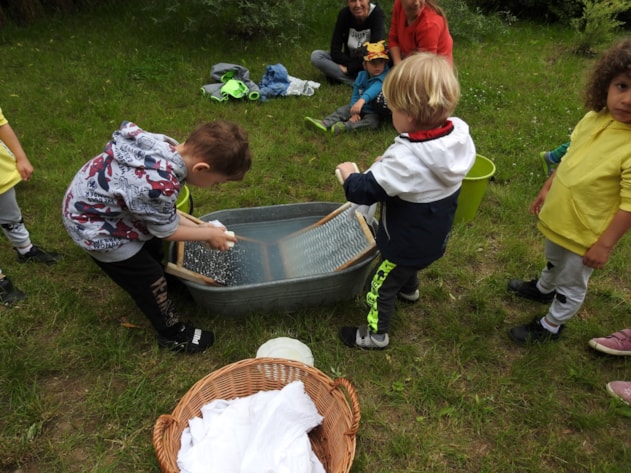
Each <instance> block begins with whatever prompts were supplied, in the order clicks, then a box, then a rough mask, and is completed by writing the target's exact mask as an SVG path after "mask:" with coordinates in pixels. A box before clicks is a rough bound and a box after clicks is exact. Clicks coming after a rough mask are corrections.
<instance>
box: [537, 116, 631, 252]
mask: <svg viewBox="0 0 631 473" xmlns="http://www.w3.org/2000/svg"><path fill="white" fill-rule="evenodd" d="M630 138H631V125H627V124H625V123H621V122H618V121H616V120H614V119H613V117H612V116H611V114H610V113H609V112H608V111H602V112H600V113H595V112H588V113H587V114H586V115H585V116H584V117H583V119H582V120H581V121H580V122H578V124H577V125H576V128H574V132H573V133H572V138H571V142H570V147H569V148H568V150H567V154H566V155H565V156H563V160H562V161H561V164H560V165H559V167H558V169H557V171H556V174H555V177H554V181H553V182H552V187H551V188H550V191H549V192H548V195H547V196H546V200H545V203H544V205H543V207H542V209H541V212H540V213H539V223H538V227H539V230H540V231H541V232H542V233H543V234H544V235H545V237H546V238H548V239H549V240H551V241H552V242H554V243H556V244H557V245H560V246H562V247H563V248H565V249H567V250H569V251H571V252H573V253H576V254H578V255H581V256H582V255H584V254H585V252H586V251H587V249H588V248H590V247H591V246H592V245H593V244H594V243H595V242H596V240H598V238H599V237H600V235H601V234H602V233H603V232H604V231H605V230H606V229H607V227H608V226H609V224H610V223H611V221H612V220H613V217H614V215H615V214H616V212H617V211H618V210H624V211H626V212H631V147H629V139H630Z"/></svg>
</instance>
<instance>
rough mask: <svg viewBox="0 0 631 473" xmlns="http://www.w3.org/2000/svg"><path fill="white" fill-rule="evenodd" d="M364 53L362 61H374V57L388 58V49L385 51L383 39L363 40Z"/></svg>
mask: <svg viewBox="0 0 631 473" xmlns="http://www.w3.org/2000/svg"><path fill="white" fill-rule="evenodd" d="M363 46H364V49H365V52H366V55H365V56H364V61H367V62H369V61H374V60H375V59H386V60H389V59H390V56H388V51H386V46H385V40H383V39H382V40H381V41H379V42H378V43H369V42H365V43H364V44H363Z"/></svg>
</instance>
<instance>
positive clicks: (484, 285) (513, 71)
mask: <svg viewBox="0 0 631 473" xmlns="http://www.w3.org/2000/svg"><path fill="white" fill-rule="evenodd" d="M336 10H337V5H333V6H328V7H326V8H325V9H323V11H322V15H323V18H328V23H330V25H331V27H330V28H332V24H333V21H334V18H335V13H336ZM322 23H324V24H326V23H325V22H323V21H322ZM330 28H329V27H328V26H327V27H326V28H319V29H315V30H314V31H312V32H310V34H308V35H307V38H308V40H306V41H305V42H304V43H303V44H290V45H281V44H275V43H274V42H273V41H271V40H270V41H267V42H253V43H242V42H237V41H222V40H221V39H218V38H213V37H212V33H211V32H208V31H200V32H198V33H197V34H194V33H190V32H189V33H180V31H181V29H182V28H181V25H179V24H178V21H177V18H173V19H172V20H171V21H170V22H168V23H154V22H153V21H151V18H150V17H149V16H148V15H146V12H143V10H142V9H141V8H132V7H130V8H129V9H124V10H123V11H119V12H112V11H109V12H105V13H100V12H94V13H92V14H85V15H80V16H76V17H73V18H66V19H58V18H53V19H50V20H48V21H45V22H41V23H37V24H34V25H32V26H30V27H28V28H21V29H16V28H13V27H5V28H3V29H2V30H0V57H2V68H3V73H2V75H1V76H0V107H1V108H2V110H3V112H4V114H5V115H6V117H7V118H8V119H9V121H10V123H11V124H12V126H13V128H14V129H15V131H16V133H17V134H18V136H19V137H20V139H21V142H22V145H23V147H24V148H25V150H26V152H27V154H28V156H29V158H30V160H31V161H32V163H33V165H34V166H35V169H36V170H35V174H34V176H33V179H32V180H31V181H29V182H27V183H22V184H20V185H19V186H18V187H17V192H18V200H19V202H20V205H21V208H22V211H23V214H24V219H25V222H26V224H27V226H28V228H29V229H30V231H31V235H32V238H33V240H34V242H35V243H37V244H39V245H41V246H43V247H44V248H47V249H55V250H57V251H59V252H60V253H62V254H63V260H62V261H61V262H60V263H59V264H57V265H56V266H54V267H39V266H32V265H21V264H19V263H17V262H16V260H15V254H14V252H13V250H12V249H11V248H10V245H9V244H8V242H7V240H6V239H4V240H3V241H2V242H1V243H0V264H1V267H2V269H3V270H4V272H5V273H6V274H7V275H9V276H10V277H11V279H12V280H13V281H14V282H15V284H16V285H17V286H18V287H19V288H20V289H22V290H23V291H25V292H26V293H27V294H28V299H27V300H26V301H25V302H24V303H22V304H20V305H19V307H14V308H9V309H0V321H1V323H0V412H2V415H0V445H2V446H3V447H2V449H1V451H0V471H2V472H10V473H17V472H20V473H39V472H46V473H48V472H71V473H73V472H98V473H104V472H114V471H116V472H120V471H130V472H131V471H133V472H155V471H159V467H158V463H157V460H156V457H155V453H154V451H153V447H152V444H151V434H152V430H153V426H154V423H155V421H156V419H157V418H158V416H160V415H161V414H165V413H170V412H171V411H172V410H173V408H174V407H175V405H176V403H177V402H178V400H179V399H180V398H181V397H182V396H183V395H184V394H185V393H186V392H187V390H188V389H189V388H190V387H191V386H192V385H193V384H194V383H195V382H196V381H197V380H199V379H200V378H202V377H203V376H205V375H206V374H208V373H210V372H212V371H214V370H216V369H218V368H220V367H222V366H224V365H226V364H228V363H232V362H235V361H238V360H241V359H246V358H252V357H254V356H255V354H256V350H257V348H258V347H259V346H260V345H261V344H262V343H264V342H265V341H267V340H268V339H270V338H273V337H278V336H288V337H295V338H298V339H300V340H302V341H303V342H305V343H306V344H308V345H309V347H310V348H311V350H312V351H313V354H314V358H315V366H316V367H317V368H319V369H320V370H322V371H323V372H325V373H326V374H327V375H329V376H331V377H332V378H335V377H345V378H347V379H349V380H350V381H351V382H352V383H353V385H354V387H355V389H356V390H357V393H358V396H359V402H360V406H361V415H362V419H361V423H360V428H359V432H358V437H357V451H356V455H355V461H354V464H353V468H352V470H351V471H352V472H354V473H360V472H362V473H363V472H372V473H389V472H393V473H394V472H396V473H402V472H419V471H428V472H430V471H431V472H436V473H441V472H452V471H459V472H493V473H500V472H501V473H510V472H532V473H536V472H542V473H543V472H546V473H547V472H550V473H561V472H566V473H579V472H593V473H603V472H606V473H622V472H626V471H629V465H630V464H631V435H630V434H629V422H630V419H629V417H631V408H628V407H623V406H621V405H620V404H617V403H616V402H615V401H614V400H613V399H611V398H609V397H608V395H607V393H606V391H605V384H606V383H607V382H609V381H612V380H617V379H622V380H624V379H630V380H631V360H628V359H624V358H615V357H609V356H601V355H600V354H598V353H596V352H594V351H593V350H591V349H590V348H589V347H588V346H587V341H588V340H589V339H590V338H592V337H595V336H602V335H606V334H609V333H610V332H612V331H616V330H620V329H622V328H624V327H626V326H628V325H630V324H631V322H630V318H629V309H630V304H629V301H630V300H631V299H630V297H629V296H630V292H631V275H630V273H629V271H628V261H629V257H630V256H631V245H630V242H629V238H628V237H626V238H624V239H623V240H622V241H621V243H620V244H619V246H618V248H617V249H616V251H615V253H614V255H613V257H612V259H611V261H610V262H609V264H608V265H607V267H606V268H605V269H604V270H602V271H598V272H596V273H594V276H593V277H592V280H591V283H590V291H589V294H588V296H587V300H586V301H585V304H584V306H583V308H582V309H581V311H580V312H579V314H578V315H577V316H576V317H575V318H574V319H573V320H572V321H571V322H570V323H569V324H568V327H567V329H566V330H565V332H564V334H563V338H562V340H561V341H559V342H558V343H555V344H551V345H545V346H535V347H530V348H521V347H517V346H515V345H514V344H513V343H512V342H511V341H510V340H509V339H508V337H507V334H506V331H507V329H508V328H509V327H511V326H513V325H515V324H517V323H522V322H524V321H528V320H530V319H531V318H532V317H534V316H536V315H543V313H544V312H545V306H542V305H539V304H536V303H530V302H528V301H525V300H521V299H517V298H514V297H512V296H510V295H509V294H507V292H506V282H507V280H508V279H509V278H512V277H519V278H525V279H530V278H533V277H536V276H537V275H538V273H539V270H540V269H541V267H542V265H543V264H544V263H545V261H544V259H543V239H542V237H541V235H540V234H539V233H538V231H537V230H536V227H535V219H534V218H533V217H532V216H531V215H529V213H528V206H529V203H530V201H531V200H532V199H533V198H534V196H535V195H536V193H537V192H538V190H539V187H540V186H541V184H542V183H543V181H544V179H545V177H544V174H543V170H542V167H541V165H540V164H539V161H538V158H537V155H538V152H539V151H542V150H546V149H552V148H554V147H556V146H557V145H558V144H561V143H563V142H564V141H567V139H568V135H569V132H570V131H571V129H572V127H573V126H574V125H575V124H576V122H577V121H578V120H579V119H580V118H581V117H582V115H583V113H584V110H583V108H582V105H581V91H582V86H583V83H584V79H585V74H586V72H587V70H588V68H589V66H590V65H591V63H592V61H593V59H592V58H582V57H576V56H574V55H572V54H570V53H569V45H570V44H571V40H572V33H571V32H570V31H569V30H567V29H564V28H562V27H559V26H545V25H532V24H526V23H517V24H515V25H512V26H510V27H509V28H508V30H507V32H506V34H504V35H502V36H500V37H497V38H494V39H493V40H486V41H481V42H479V43H475V44H462V43H456V45H455V49H454V62H455V64H456V66H457V69H458V74H459V77H460V80H461V85H462V92H463V94H462V100H461V103H460V105H459V107H458V110H457V113H456V115H457V116H459V117H461V118H463V119H464V120H465V121H467V122H468V123H469V125H470V126H471V133H472V136H473V138H474V140H475V142H476V146H477V149H478V152H479V153H480V154H482V155H484V156H486V157H488V158H489V159H491V160H492V161H493V162H494V163H495V165H496V167H497V171H496V173H495V176H494V178H493V180H492V182H490V183H489V186H488V189H487V191H486V194H485V197H484V200H483V202H482V204H481V206H480V209H479V211H478V214H477V215H476V217H475V219H474V220H473V222H471V223H470V224H466V225H457V226H455V227H454V229H453V233H452V236H451V240H450V244H449V247H448V251H447V254H446V255H445V257H443V258H442V259H441V260H439V261H438V262H436V263H435V264H434V265H432V266H431V267H430V268H428V269H426V270H424V271H422V272H421V273H420V275H419V276H420V280H421V283H420V288H419V289H420V292H421V299H420V301H419V302H418V303H417V304H415V305H411V306H410V305H406V306H403V305H402V306H400V307H399V308H398V310H397V313H396V316H395V318H394V322H393V327H392V331H391V333H390V338H391V348H390V349H389V350H387V351H384V352H364V351H358V350H350V349H347V348H345V347H344V346H343V345H342V344H341V342H339V340H338V338H337V331H338V329H339V327H340V326H341V325H347V324H358V323H362V322H363V320H364V318H365V310H364V308H363V304H362V301H361V300H360V299H359V298H358V299H357V300H350V301H347V302H343V303H339V304H337V305H334V306H323V307H309V308H305V309H303V310H300V311H298V312H294V313H290V314H286V313H267V312H259V313H254V314H252V315H250V316H247V317H244V318H229V317H220V316H217V315H215V314H211V313H207V312H206V311H204V310H203V309H201V308H200V307H198V306H196V305H195V304H194V302H193V301H192V300H191V298H190V297H189V296H188V294H187V292H186V291H182V292H178V293H176V294H175V296H174V297H175V300H176V303H177V306H178V308H179V311H180V312H181V313H182V314H183V315H184V316H185V317H186V318H189V319H190V320H192V321H194V322H195V323H196V324H198V325H200V326H203V327H205V328H206V327H207V328H211V329H213V330H214V331H215V334H216V336H217V341H216V343H215V345H214V346H213V347H212V348H210V349H209V350H207V351H206V352H205V353H203V354H202V355H198V356H183V355H178V354H173V353H170V352H165V351H162V350H159V349H158V347H157V346H156V343H155V334H154V332H153V330H152V328H151V327H150V325H149V323H148V321H147V320H145V318H144V317H143V316H142V314H140V313H139V311H138V310H137V309H136V307H135V305H134V303H133V301H132V300H130V298H128V296H127V295H126V294H124V293H123V292H122V291H121V290H120V289H118V288H117V287H115V286H114V284H113V283H112V282H111V281H110V280H109V279H108V278H106V277H105V275H104V274H102V273H101V272H100V271H99V270H98V269H97V267H96V266H95V265H94V264H93V263H92V262H90V261H89V258H88V257H87V256H86V255H85V254H84V253H82V251H81V250H80V249H79V248H78V247H77V246H75V245H74V244H73V243H72V241H71V240H70V239H69V237H68V236H67V234H66V232H65V230H64V229H63V226H62V223H61V220H60V207H61V199H62V196H63V194H64V192H65V189H66V187H67V185H68V183H69V182H70V180H71V178H72V176H73V175H74V174H75V172H76V170H77V169H78V168H79V167H80V166H82V164H83V163H84V162H85V161H86V160H87V159H89V158H91V157H93V156H94V155H96V154H97V153H99V152H100V151H101V149H102V147H103V145H104V144H105V142H106V141H107V140H108V138H109V136H110V135H111V133H112V131H113V130H114V129H116V128H117V127H118V125H119V123H120V122H121V121H123V120H132V121H134V122H136V123H138V124H139V125H140V126H141V127H143V128H145V129H147V130H149V131H154V132H161V133H165V134H167V135H170V136H173V137H174V138H176V139H180V140H183V139H184V138H186V136H187V134H188V132H189V131H190V130H192V129H193V128H194V127H195V126H196V125H197V124H198V123H200V122H202V121H208V120H213V119H218V118H224V119H228V120H231V121H235V122H238V123H240V124H241V125H242V126H243V127H244V128H245V129H246V130H247V131H248V133H249V136H250V142H251V147H252V150H253V159H254V164H253V168H252V171H251V172H250V173H249V174H248V175H247V176H246V178H245V179H244V181H242V182H238V183H228V184H225V185H222V186H221V187H219V188H216V189H211V190H200V189H192V193H193V198H194V202H195V214H196V215H197V216H201V215H204V214H206V213H210V212H213V211H216V210H221V209H234V208H242V207H253V206H268V205H276V204H288V203H299V202H311V201H332V202H340V204H341V203H343V202H344V200H345V199H344V194H343V191H342V188H341V187H340V186H339V184H338V182H337V180H336V179H335V176H334V169H335V165H336V164H337V163H339V162H342V161H348V160H350V161H355V162H357V163H358V165H359V167H360V168H362V169H365V168H366V167H368V166H369V165H370V163H371V162H372V161H373V160H374V158H375V157H377V156H378V155H379V154H381V152H383V151H384V150H385V148H386V147H387V146H388V145H389V144H390V143H391V142H392V140H393V138H394V136H395V134H396V132H395V130H394V129H393V128H392V127H391V126H390V125H385V126H384V127H382V128H381V129H380V130H378V131H375V132H364V133H357V134H348V135H342V136H338V137H333V136H324V135H321V134H318V133H317V132H315V131H311V130H309V129H307V128H306V127H305V126H304V121H303V119H304V116H306V115H309V116H313V117H323V116H325V115H327V114H329V113H330V112H332V111H333V110H334V109H335V108H337V107H338V106H340V105H342V104H343V103H345V102H346V101H348V100H349V98H350V89H349V88H347V87H344V86H331V85H329V84H327V83H326V81H325V80H324V78H323V77H322V76H320V75H319V73H317V72H316V71H315V70H314V68H313V67H312V66H311V64H310V63H309V54H310V51H311V50H313V49H326V48H327V47H328V43H329V34H330V31H329V30H330ZM218 62H228V63H235V64H240V65H243V66H245V67H247V68H248V69H249V71H250V74H251V77H252V78H253V80H254V81H255V82H258V81H259V80H260V78H261V77H262V76H263V73H264V71H265V67H266V66H267V65H270V64H277V63H282V64H283V65H285V66H286V68H287V70H288V72H289V73H290V74H291V75H292V76H295V77H297V78H302V79H310V80H314V81H319V82H321V86H320V88H319V89H318V90H317V91H316V93H315V95H314V96H312V97H283V98H276V99H272V100H269V101H267V102H246V101H230V102H227V103H215V102H211V101H209V100H208V99H206V98H204V97H202V95H201V94H200V87H201V86H202V85H204V84H206V83H208V82H210V77H209V71H210V68H211V66H212V65H213V64H216V63H218Z"/></svg>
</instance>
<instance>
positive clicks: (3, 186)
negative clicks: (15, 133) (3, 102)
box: [0, 109, 22, 194]
mask: <svg viewBox="0 0 631 473" xmlns="http://www.w3.org/2000/svg"><path fill="white" fill-rule="evenodd" d="M8 123H9V122H8V121H7V119H6V118H5V117H4V115H3V114H2V109H0V127H3V126H5V125H7V124H8ZM21 180H22V176H20V173H19V172H18V168H17V166H16V165H15V156H13V153H12V152H11V150H10V149H9V147H8V146H7V145H5V144H4V143H3V142H2V140H0V194H4V193H5V192H6V191H8V190H9V189H11V188H12V187H15V185H16V184H17V183H18V182H20V181H21Z"/></svg>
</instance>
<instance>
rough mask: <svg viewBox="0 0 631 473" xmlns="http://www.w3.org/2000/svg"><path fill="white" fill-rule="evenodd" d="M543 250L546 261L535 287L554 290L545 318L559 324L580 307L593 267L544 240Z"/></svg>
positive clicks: (569, 252)
mask: <svg viewBox="0 0 631 473" xmlns="http://www.w3.org/2000/svg"><path fill="white" fill-rule="evenodd" d="M544 254H545V257H546V259H547V260H548V263H547V264H546V267H545V268H544V269H543V270H542V271H541V276H540V278H539V281H538V283H537V288H538V289H539V290H540V291H541V292H544V293H550V292H552V291H555V290H556V292H557V293H556V296H555V298H554V300H553V301H552V304H551V305H550V308H549V309H548V313H547V314H546V318H547V319H548V320H549V321H550V322H551V323H553V324H556V325H561V324H565V323H566V322H567V321H568V320H570V319H571V318H572V317H573V316H574V315H575V314H576V313H577V312H578V310H579V309H580V308H581V305H582V304H583V301H584V300H585V295H586V294H587V283H588V282H589V278H590V276H591V275H592V272H593V271H594V270H593V268H590V267H589V266H585V265H584V264H583V257H582V256H581V255H577V254H576V253H573V252H571V251H569V250H566V249H565V248H563V247H561V246H559V245H557V244H556V243H552V242H551V241H550V240H546V242H545V249H544Z"/></svg>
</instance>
